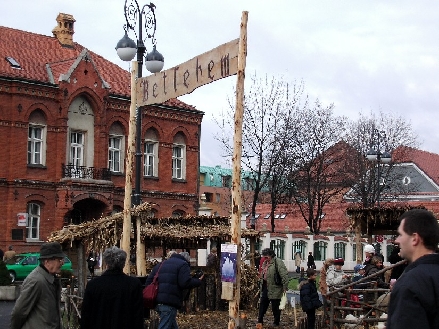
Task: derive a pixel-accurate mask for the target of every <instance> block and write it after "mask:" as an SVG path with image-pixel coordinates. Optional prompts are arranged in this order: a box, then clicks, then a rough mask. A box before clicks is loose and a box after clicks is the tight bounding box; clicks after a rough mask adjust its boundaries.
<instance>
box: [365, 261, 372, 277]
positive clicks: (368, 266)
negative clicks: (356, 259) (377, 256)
mask: <svg viewBox="0 0 439 329" xmlns="http://www.w3.org/2000/svg"><path fill="white" fill-rule="evenodd" d="M371 261H372V258H370V259H366V260H365V261H364V263H363V265H366V267H365V268H364V276H368V275H369V271H370V269H371V268H372V262H371Z"/></svg>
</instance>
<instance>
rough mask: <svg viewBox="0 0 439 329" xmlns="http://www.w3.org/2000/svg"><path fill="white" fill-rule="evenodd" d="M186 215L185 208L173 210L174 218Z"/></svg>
mask: <svg viewBox="0 0 439 329" xmlns="http://www.w3.org/2000/svg"><path fill="white" fill-rule="evenodd" d="M184 215H185V212H184V211H183V210H174V211H173V212H172V217H173V218H178V217H184Z"/></svg>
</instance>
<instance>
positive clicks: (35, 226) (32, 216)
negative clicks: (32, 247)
mask: <svg viewBox="0 0 439 329" xmlns="http://www.w3.org/2000/svg"><path fill="white" fill-rule="evenodd" d="M27 214H28V216H27V222H26V240H27V241H29V240H32V241H35V240H37V241H39V240H40V222H41V206H40V205H39V204H38V203H35V202H30V203H28V205H27Z"/></svg>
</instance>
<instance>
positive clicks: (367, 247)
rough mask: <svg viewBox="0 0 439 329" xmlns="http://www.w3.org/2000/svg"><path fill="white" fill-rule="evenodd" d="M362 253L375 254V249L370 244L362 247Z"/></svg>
mask: <svg viewBox="0 0 439 329" xmlns="http://www.w3.org/2000/svg"><path fill="white" fill-rule="evenodd" d="M364 252H368V253H370V254H374V253H375V248H374V247H373V246H372V245H371V244H367V245H366V246H365V247H364Z"/></svg>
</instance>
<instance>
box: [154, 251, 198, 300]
mask: <svg viewBox="0 0 439 329" xmlns="http://www.w3.org/2000/svg"><path fill="white" fill-rule="evenodd" d="M159 266H160V264H157V265H156V266H155V267H154V268H153V269H152V272H151V273H150V274H149V275H148V278H147V279H146V282H145V284H146V285H149V284H150V283H151V282H152V280H153V278H154V275H155V273H156V272H157V270H158V268H159ZM190 272H191V268H190V266H189V263H188V262H187V261H186V260H185V259H184V257H183V256H181V255H179V254H173V255H172V256H171V257H170V258H169V259H168V260H165V261H164V262H163V266H162V267H161V268H160V272H159V275H158V279H159V291H158V294H157V304H164V305H168V306H172V307H175V308H180V307H181V306H182V304H183V298H184V295H185V294H184V292H183V290H185V289H192V288H196V287H199V286H200V285H201V280H199V279H197V278H193V277H192V276H191V273H190Z"/></svg>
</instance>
